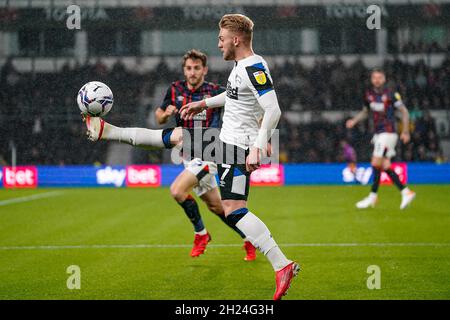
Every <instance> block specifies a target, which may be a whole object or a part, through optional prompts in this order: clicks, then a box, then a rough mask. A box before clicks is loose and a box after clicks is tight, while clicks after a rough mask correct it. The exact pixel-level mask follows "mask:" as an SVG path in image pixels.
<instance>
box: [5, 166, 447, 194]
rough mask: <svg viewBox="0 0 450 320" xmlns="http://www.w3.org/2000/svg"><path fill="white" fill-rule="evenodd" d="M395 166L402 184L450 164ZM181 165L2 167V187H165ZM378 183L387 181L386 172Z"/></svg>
mask: <svg viewBox="0 0 450 320" xmlns="http://www.w3.org/2000/svg"><path fill="white" fill-rule="evenodd" d="M393 169H394V170H395V172H397V174H398V175H399V177H400V180H401V181H402V182H403V183H410V184H427V183H429V184H435V183H450V164H433V163H420V164H415V163H408V164H407V163H394V164H393ZM182 170H183V167H182V166H175V165H131V166H101V167H95V166H65V167H59V166H17V167H0V188H6V189H7V188H37V187H114V188H153V187H160V186H169V185H170V184H171V183H172V181H173V180H174V179H175V177H176V176H177V175H178V174H179V173H180V172H181V171H182ZM250 180H251V185H253V186H283V185H320V184H327V185H346V184H347V185H352V184H362V185H365V184H369V183H371V182H372V168H371V167H370V165H369V164H360V165H359V166H358V167H357V168H356V170H354V171H352V170H350V169H349V168H348V167H347V166H346V165H345V164H284V165H281V164H280V165H276V166H275V165H274V166H271V165H263V166H262V167H261V168H260V169H258V170H256V171H255V172H253V173H252V175H251V179H250ZM381 183H383V184H391V181H390V178H389V177H388V176H387V175H386V174H384V173H383V174H382V176H381Z"/></svg>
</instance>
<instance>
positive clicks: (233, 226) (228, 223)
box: [217, 214, 245, 239]
mask: <svg viewBox="0 0 450 320" xmlns="http://www.w3.org/2000/svg"><path fill="white" fill-rule="evenodd" d="M217 216H218V217H219V218H220V220H222V221H223V222H225V223H226V224H227V225H228V226H229V227H230V228H231V229H233V230H234V231H236V232H237V233H238V234H239V235H240V236H241V238H242V239H245V234H243V233H242V231H241V230H239V229H238V228H237V227H236V225H234V224H232V223H230V222H229V221H228V219H227V218H226V217H225V215H223V214H218V215H217Z"/></svg>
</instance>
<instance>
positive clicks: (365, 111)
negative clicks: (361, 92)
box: [345, 106, 369, 129]
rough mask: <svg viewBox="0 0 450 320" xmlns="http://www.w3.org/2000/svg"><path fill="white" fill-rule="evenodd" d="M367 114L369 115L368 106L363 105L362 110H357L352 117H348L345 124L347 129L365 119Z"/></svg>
mask: <svg viewBox="0 0 450 320" xmlns="http://www.w3.org/2000/svg"><path fill="white" fill-rule="evenodd" d="M368 116H369V108H368V107H367V106H363V108H362V110H361V111H360V112H358V113H357V114H356V116H354V117H353V118H351V119H348V120H347V122H346V124H345V125H346V127H347V128H348V129H351V128H353V127H354V126H356V124H357V123H358V122H360V121H363V120H365V119H367V117H368Z"/></svg>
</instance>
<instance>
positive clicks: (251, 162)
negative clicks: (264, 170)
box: [245, 147, 261, 172]
mask: <svg viewBox="0 0 450 320" xmlns="http://www.w3.org/2000/svg"><path fill="white" fill-rule="evenodd" d="M260 151H261V150H260V149H258V148H255V147H251V148H250V152H249V154H248V156H247V159H245V166H246V168H247V171H248V172H253V171H255V170H256V169H258V168H259V167H260V166H261V157H260Z"/></svg>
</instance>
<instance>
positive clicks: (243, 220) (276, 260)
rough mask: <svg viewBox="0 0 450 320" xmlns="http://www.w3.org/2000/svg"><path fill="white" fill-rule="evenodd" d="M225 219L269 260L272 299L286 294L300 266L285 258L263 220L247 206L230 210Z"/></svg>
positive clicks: (279, 298) (278, 298)
mask: <svg viewBox="0 0 450 320" xmlns="http://www.w3.org/2000/svg"><path fill="white" fill-rule="evenodd" d="M227 219H228V220H229V221H230V223H232V224H234V225H236V227H238V228H239V230H241V231H242V232H243V233H244V234H245V235H246V236H247V239H248V240H250V241H251V242H252V244H253V245H254V246H255V247H256V248H258V249H259V250H260V251H261V252H262V253H263V254H264V255H265V256H266V257H267V259H268V260H269V261H270V263H271V264H272V267H273V269H274V270H275V273H276V290H275V294H274V296H273V299H274V300H281V298H282V297H283V296H284V295H286V294H287V291H288V289H289V287H290V286H291V281H292V279H293V278H294V277H295V276H296V275H297V274H298V272H299V271H300V266H299V265H298V263H296V262H294V261H291V260H289V259H287V258H286V256H285V255H284V254H283V252H282V251H281V249H280V248H279V247H278V245H277V243H276V242H275V240H274V239H273V237H272V235H271V234H270V231H269V229H268V228H267V226H266V225H265V224H264V222H262V221H261V220H260V219H259V218H258V217H257V216H255V215H254V214H253V213H252V212H250V211H249V210H248V209H247V208H240V209H237V210H235V211H233V212H231V213H230V214H228V216H227Z"/></svg>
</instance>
